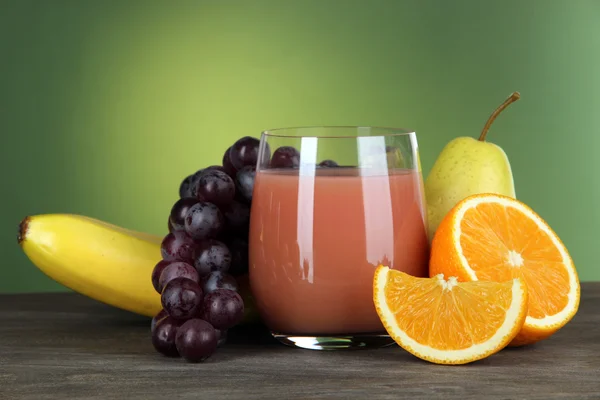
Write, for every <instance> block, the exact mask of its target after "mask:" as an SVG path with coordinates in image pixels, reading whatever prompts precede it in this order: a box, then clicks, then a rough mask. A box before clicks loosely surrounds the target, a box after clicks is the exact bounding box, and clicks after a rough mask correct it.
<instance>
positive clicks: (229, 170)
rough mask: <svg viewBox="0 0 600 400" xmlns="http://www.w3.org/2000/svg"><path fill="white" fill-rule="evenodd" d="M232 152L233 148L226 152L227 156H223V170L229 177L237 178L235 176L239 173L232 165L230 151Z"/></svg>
mask: <svg viewBox="0 0 600 400" xmlns="http://www.w3.org/2000/svg"><path fill="white" fill-rule="evenodd" d="M230 150H231V146H230V147H229V148H228V149H227V150H225V154H223V162H222V164H223V169H224V170H225V173H226V174H227V175H229V176H230V177H231V178H235V174H236V173H237V169H235V167H234V166H233V164H231V159H230V158H229V151H230Z"/></svg>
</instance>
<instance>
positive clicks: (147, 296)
mask: <svg viewBox="0 0 600 400" xmlns="http://www.w3.org/2000/svg"><path fill="white" fill-rule="evenodd" d="M18 241H19V244H20V245H21V247H22V249H23V251H24V252H25V254H26V255H27V256H28V257H29V259H30V260H31V262H33V264H35V265H36V266H37V267H38V268H39V269H40V270H41V271H42V272H44V273H45V274H46V275H48V276H49V277H50V278H52V279H54V280H55V281H57V282H58V283H60V284H62V285H64V286H66V287H68V288H70V289H72V290H74V291H76V292H78V293H81V294H83V295H85V296H88V297H91V298H92V299H95V300H98V301H100V302H103V303H105V304H109V305H111V306H114V307H117V308H121V309H123V310H127V311H131V312H133V313H136V314H141V315H145V316H148V317H153V316H155V315H156V314H157V313H158V312H159V311H160V310H161V308H162V307H161V302H160V295H159V294H158V293H157V292H156V291H155V290H154V287H153V286H152V281H151V274H152V270H153V268H154V266H155V265H156V263H157V262H158V261H160V260H161V253H160V243H161V241H162V237H159V236H155V235H151V234H147V233H142V232H136V231H132V230H129V229H125V228H121V227H119V226H116V225H112V224H109V223H107V222H104V221H100V220H97V219H93V218H90V217H85V216H82V215H75V214H43V215H36V216H30V217H27V218H25V219H24V220H23V221H22V222H21V225H20V227H19V236H18Z"/></svg>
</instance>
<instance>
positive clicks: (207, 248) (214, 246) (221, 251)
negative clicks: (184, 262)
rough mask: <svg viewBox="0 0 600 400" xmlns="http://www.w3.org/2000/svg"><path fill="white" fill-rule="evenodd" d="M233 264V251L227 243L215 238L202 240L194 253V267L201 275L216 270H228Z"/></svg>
mask: <svg viewBox="0 0 600 400" xmlns="http://www.w3.org/2000/svg"><path fill="white" fill-rule="evenodd" d="M230 265H231V253H230V252H229V249H228V248H227V245H225V243H223V242H220V241H218V240H215V239H209V240H205V241H203V242H201V243H200V244H199V245H198V247H197V248H196V252H195V254H194V267H196V270H197V271H198V274H199V275H200V276H201V277H204V276H207V275H209V274H210V273H211V272H214V271H221V272H227V271H228V270H229V266H230Z"/></svg>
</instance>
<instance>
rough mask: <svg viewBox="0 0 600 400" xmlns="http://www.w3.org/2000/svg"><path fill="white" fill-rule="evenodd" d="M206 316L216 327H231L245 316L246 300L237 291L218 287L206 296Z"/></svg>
mask: <svg viewBox="0 0 600 400" xmlns="http://www.w3.org/2000/svg"><path fill="white" fill-rule="evenodd" d="M204 317H205V318H206V321H208V322H209V323H210V324H211V325H212V326H213V327H215V329H229V328H231V327H233V326H235V325H237V324H238V323H240V322H241V321H242V319H243V317H244V300H242V296H240V295H239V294H238V293H237V292H234V291H233V290H228V289H217V290H215V291H214V292H212V293H209V294H208V295H207V296H205V297H204Z"/></svg>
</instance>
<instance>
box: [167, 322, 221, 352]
mask: <svg viewBox="0 0 600 400" xmlns="http://www.w3.org/2000/svg"><path fill="white" fill-rule="evenodd" d="M218 340H219V339H218V337H217V332H216V331H215V328H213V327H212V325H211V324H209V323H208V322H206V321H203V320H201V319H198V318H194V319H190V320H189V321H186V322H185V323H184V324H183V325H181V326H180V327H179V329H178V330H177V336H176V338H175V345H176V348H177V351H178V352H179V354H181V356H182V357H183V358H184V359H185V360H187V361H189V362H200V361H204V360H206V359H207V358H208V357H210V356H211V355H212V354H213V353H214V352H215V350H216V349H217V345H218Z"/></svg>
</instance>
